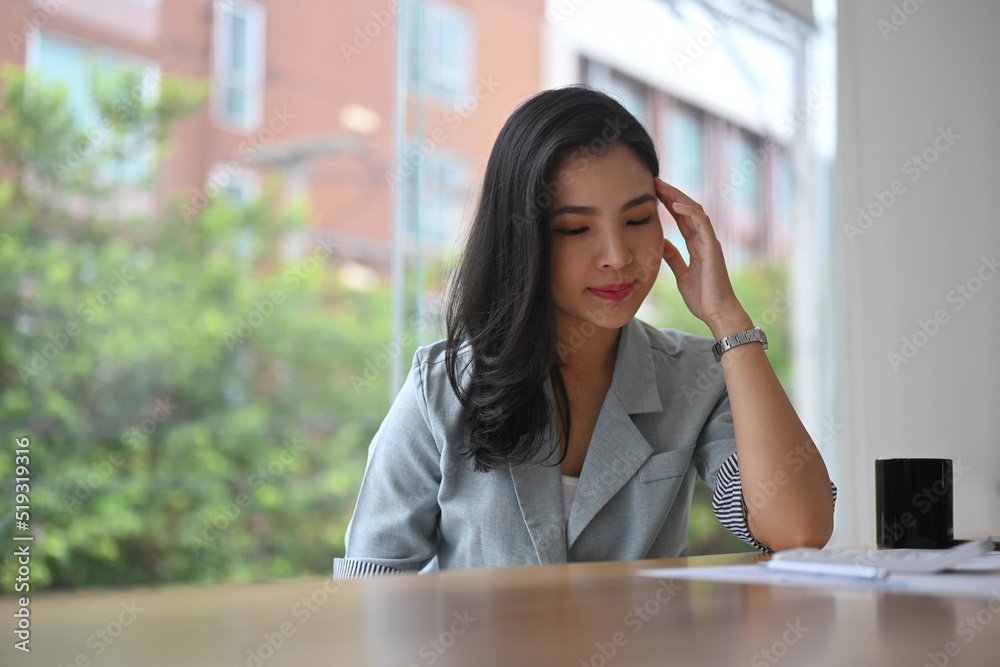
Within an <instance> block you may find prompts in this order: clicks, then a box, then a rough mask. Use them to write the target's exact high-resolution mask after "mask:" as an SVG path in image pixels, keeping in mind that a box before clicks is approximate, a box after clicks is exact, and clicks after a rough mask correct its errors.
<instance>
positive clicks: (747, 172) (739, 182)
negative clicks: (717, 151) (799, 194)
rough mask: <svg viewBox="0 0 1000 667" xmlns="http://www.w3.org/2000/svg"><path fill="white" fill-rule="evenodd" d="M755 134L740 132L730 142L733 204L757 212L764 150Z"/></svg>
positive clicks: (740, 208)
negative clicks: (761, 148) (759, 147)
mask: <svg viewBox="0 0 1000 667" xmlns="http://www.w3.org/2000/svg"><path fill="white" fill-rule="evenodd" d="M758 146H759V143H758V141H757V139H756V137H754V136H753V135H751V134H749V133H747V132H742V131H740V132H738V133H737V135H736V138H735V140H734V141H732V142H731V143H730V144H729V151H728V155H729V173H730V174H732V180H731V182H732V184H733V186H734V191H733V193H732V197H733V200H732V201H733V206H734V207H735V208H737V209H738V210H740V211H744V212H746V213H756V212H757V211H758V208H759V205H760V171H761V168H762V164H761V157H762V155H763V150H758Z"/></svg>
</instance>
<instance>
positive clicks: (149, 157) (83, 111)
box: [29, 32, 160, 184]
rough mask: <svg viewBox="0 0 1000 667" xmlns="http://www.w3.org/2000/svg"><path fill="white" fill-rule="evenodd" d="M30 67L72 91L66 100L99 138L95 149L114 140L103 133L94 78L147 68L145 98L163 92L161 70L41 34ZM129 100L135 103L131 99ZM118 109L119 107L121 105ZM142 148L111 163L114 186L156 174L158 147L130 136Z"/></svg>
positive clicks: (79, 123) (108, 171) (78, 119)
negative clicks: (156, 150) (160, 85)
mask: <svg viewBox="0 0 1000 667" xmlns="http://www.w3.org/2000/svg"><path fill="white" fill-rule="evenodd" d="M29 60H30V68H31V69H32V70H33V71H34V72H35V73H36V74H38V75H39V76H40V77H41V78H42V79H43V80H44V81H47V82H49V83H53V84H59V85H61V86H63V87H64V89H65V90H66V102H67V104H68V105H69V108H70V110H71V111H72V113H73V118H74V119H75V121H76V124H77V127H78V128H79V129H80V130H82V131H85V132H88V136H89V137H91V138H92V140H93V146H94V148H95V149H100V148H102V147H103V146H105V144H106V142H107V140H108V137H107V136H106V133H105V132H104V131H103V130H102V129H101V124H100V121H101V115H100V110H99V109H98V106H97V102H96V100H95V99H94V88H93V85H94V79H93V75H94V74H96V73H97V72H100V73H101V74H104V75H114V74H115V73H116V72H122V71H124V70H125V69H126V68H143V70H144V71H143V78H142V91H141V97H140V98H139V99H141V100H142V101H143V103H146V104H148V103H151V102H152V101H153V100H154V99H155V98H156V95H157V94H158V91H159V81H160V68H159V65H158V64H157V63H149V62H147V61H144V60H140V59H139V58H134V57H130V56H127V55H124V54H122V55H117V54H112V53H109V52H107V51H101V50H98V49H97V48H96V47H93V46H88V45H83V44H77V43H74V42H70V41H67V40H63V39H60V38H58V37H55V36H53V35H52V34H51V33H46V32H41V33H39V34H38V38H37V41H36V42H35V43H34V44H33V46H32V55H31V57H30V59H29ZM125 102H130V101H129V100H126V101H125ZM115 108H116V109H118V108H119V105H118V104H117V103H116V106H115ZM128 141H130V142H134V144H133V145H135V146H136V147H137V150H135V151H133V152H132V153H131V154H130V155H128V156H127V157H124V158H122V159H121V160H118V161H116V162H114V163H112V164H110V165H108V166H107V167H106V168H105V169H104V170H103V171H102V172H101V176H102V177H103V178H105V179H106V180H107V181H108V182H116V183H121V184H130V183H138V182H140V181H142V180H143V179H145V178H147V177H148V176H150V174H151V170H152V168H153V164H154V151H155V146H154V145H153V142H152V141H146V140H144V139H143V137H130V138H128Z"/></svg>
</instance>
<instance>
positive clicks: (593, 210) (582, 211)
mask: <svg viewBox="0 0 1000 667" xmlns="http://www.w3.org/2000/svg"><path fill="white" fill-rule="evenodd" d="M648 201H656V197H654V196H653V195H652V194H650V193H648V192H647V193H646V194H644V195H639V196H638V197H636V198H634V199H630V200H628V201H627V202H625V203H624V204H623V205H622V208H621V211H620V212H621V213H624V212H625V211H627V210H629V209H630V208H635V207H636V206H638V205H639V204H645V203H646V202H648ZM564 213H575V214H576V215H597V213H598V210H597V207H595V206H560V207H559V208H557V209H556V210H554V211H552V217H553V218H554V217H555V216H557V215H562V214H564Z"/></svg>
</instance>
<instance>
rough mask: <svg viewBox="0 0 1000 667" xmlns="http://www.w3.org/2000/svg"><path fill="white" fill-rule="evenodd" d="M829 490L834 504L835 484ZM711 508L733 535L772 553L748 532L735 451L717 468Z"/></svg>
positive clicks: (835, 495)
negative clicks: (717, 475)
mask: <svg viewBox="0 0 1000 667" xmlns="http://www.w3.org/2000/svg"><path fill="white" fill-rule="evenodd" d="M830 490H831V492H832V493H833V503H834V505H836V504H837V485H836V484H834V483H833V482H830ZM712 510H713V511H714V512H715V516H716V517H717V518H718V519H719V522H720V523H722V525H723V526H725V527H726V528H727V529H728V530H729V532H731V533H732V534H733V535H735V536H736V537H738V538H740V539H741V540H743V541H744V542H746V543H747V544H749V545H750V546H751V547H753V548H754V549H759V550H761V551H763V552H765V553H774V551H773V550H771V549H769V548H768V547H766V546H764V545H763V544H761V543H760V542H758V541H757V540H756V539H754V536H753V535H752V534H751V533H750V527H749V526H748V525H747V506H746V501H745V500H744V499H743V485H742V483H741V482H740V465H739V462H738V461H737V460H736V452H733V453H732V454H731V455H730V456H729V458H727V459H726V460H725V461H724V462H723V464H722V467H721V468H720V469H719V478H718V482H717V483H716V485H715V493H714V494H712Z"/></svg>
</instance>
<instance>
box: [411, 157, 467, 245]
mask: <svg viewBox="0 0 1000 667" xmlns="http://www.w3.org/2000/svg"><path fill="white" fill-rule="evenodd" d="M414 150H420V149H419V148H414ZM469 174H470V169H469V165H468V164H467V162H466V161H465V160H464V159H462V158H460V157H458V156H456V155H450V154H447V153H444V152H443V151H442V150H438V151H436V152H435V153H434V154H433V155H429V156H427V158H426V162H425V163H424V188H423V192H422V195H423V197H422V199H421V201H420V239H421V241H422V242H423V243H427V244H429V245H432V246H438V247H443V246H448V245H451V244H453V243H455V241H456V240H457V238H458V235H459V232H460V230H461V229H462V221H463V219H464V216H465V204H466V199H467V198H468V194H469V186H470V176H469ZM416 181H417V178H416V176H415V175H413V176H410V177H409V179H408V187H409V196H410V202H411V206H410V207H409V210H411V211H413V210H416V190H417V188H416V185H417V184H416ZM414 223H415V221H414V220H413V219H412V217H411V218H410V219H409V220H408V221H407V227H408V230H407V231H408V232H409V234H410V235H411V236H413V235H415V234H416V225H415V224H414Z"/></svg>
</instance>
